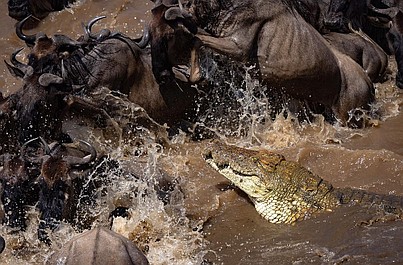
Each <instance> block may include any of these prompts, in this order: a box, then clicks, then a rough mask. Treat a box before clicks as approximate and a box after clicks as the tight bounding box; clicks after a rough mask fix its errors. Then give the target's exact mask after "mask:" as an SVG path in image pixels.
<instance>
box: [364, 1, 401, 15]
mask: <svg viewBox="0 0 403 265" xmlns="http://www.w3.org/2000/svg"><path fill="white" fill-rule="evenodd" d="M368 8H369V10H371V11H373V12H375V13H377V14H380V15H384V16H387V17H388V18H390V19H392V18H394V17H395V16H396V15H397V13H398V12H399V8H398V7H395V6H393V7H388V8H376V7H374V6H373V5H372V4H369V5H368Z"/></svg>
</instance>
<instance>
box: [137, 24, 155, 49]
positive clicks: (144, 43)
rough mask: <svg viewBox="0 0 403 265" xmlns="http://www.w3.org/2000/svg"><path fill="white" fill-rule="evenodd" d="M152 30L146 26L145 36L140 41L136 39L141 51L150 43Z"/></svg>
mask: <svg viewBox="0 0 403 265" xmlns="http://www.w3.org/2000/svg"><path fill="white" fill-rule="evenodd" d="M150 38H151V36H150V28H149V27H148V26H147V25H146V26H145V27H144V34H143V36H142V37H140V38H139V39H135V40H134V42H136V44H137V46H139V48H140V49H144V48H145V47H146V46H147V45H148V43H149V42H150Z"/></svg>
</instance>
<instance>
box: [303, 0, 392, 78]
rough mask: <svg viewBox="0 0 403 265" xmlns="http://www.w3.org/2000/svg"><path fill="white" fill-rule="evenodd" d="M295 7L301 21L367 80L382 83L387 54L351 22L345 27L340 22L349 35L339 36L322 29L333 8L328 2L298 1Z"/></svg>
mask: <svg viewBox="0 0 403 265" xmlns="http://www.w3.org/2000/svg"><path fill="white" fill-rule="evenodd" d="M295 7H296V9H297V11H298V13H299V14H300V15H301V16H302V17H303V18H304V19H305V21H307V22H308V23H309V24H310V25H312V26H313V27H314V28H315V29H316V30H317V31H318V32H320V33H321V34H322V36H323V37H324V38H325V39H326V40H327V41H328V42H329V43H330V44H331V46H332V47H334V48H336V49H337V50H338V51H340V52H341V53H344V54H346V55H348V56H349V57H351V58H352V59H353V60H354V61H355V62H356V63H358V64H359V65H360V66H361V67H362V68H363V69H364V71H365V72H366V73H367V75H368V76H369V78H370V79H371V81H373V82H380V81H382V78H383V77H384V75H385V72H386V69H387V66H388V56H387V54H386V53H385V51H383V50H382V48H381V47H380V46H379V45H378V44H377V43H375V42H374V41H373V40H372V39H371V38H370V37H369V36H368V35H366V34H365V33H364V32H363V31H362V30H361V29H358V30H354V29H353V27H352V22H349V23H347V24H346V25H344V23H343V28H344V27H347V28H348V29H349V32H343V33H340V32H339V31H342V30H341V29H339V30H338V29H334V30H333V27H331V26H329V27H326V25H327V24H326V23H325V22H327V23H329V21H328V20H327V19H328V17H327V14H328V12H329V11H328V9H331V8H332V7H333V6H332V3H331V2H330V1H329V0H304V1H298V2H297V4H296V5H295ZM343 22H344V21H343Z"/></svg>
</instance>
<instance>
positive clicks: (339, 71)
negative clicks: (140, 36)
mask: <svg viewBox="0 0 403 265" xmlns="http://www.w3.org/2000/svg"><path fill="white" fill-rule="evenodd" d="M161 13H163V14H165V15H163V16H161ZM153 15H154V18H153V20H154V22H153V25H154V26H152V28H151V29H152V32H153V33H152V35H154V36H153V40H152V42H151V44H152V45H153V44H154V43H157V44H158V45H164V44H161V43H158V40H161V39H163V38H167V36H166V35H164V31H163V29H164V27H166V26H165V25H166V24H169V25H172V24H173V23H174V22H176V23H177V24H182V25H185V26H186V27H187V28H189V27H188V26H187V24H191V23H194V25H196V26H197V27H198V28H199V30H198V33H197V34H196V35H195V36H196V37H197V39H196V40H200V42H201V45H204V46H207V47H210V48H212V49H214V50H216V51H217V52H219V53H223V54H227V55H230V56H232V57H233V58H235V59H237V60H239V61H252V62H253V61H255V62H256V63H257V65H258V67H259V70H260V73H261V78H262V80H264V81H265V82H266V83H267V84H268V85H269V86H273V87H277V88H284V90H285V91H286V93H288V94H289V95H291V96H292V97H294V98H296V99H299V100H305V101H307V102H311V103H320V104H322V105H324V106H325V107H327V108H329V109H331V110H332V111H333V113H334V114H335V116H336V118H337V119H339V120H340V121H341V122H342V123H343V124H346V122H347V120H348V117H349V113H348V112H349V111H352V110H353V109H356V108H364V109H368V108H369V105H370V104H371V103H372V102H373V101H374V90H373V86H372V83H371V82H370V80H369V79H368V77H367V76H366V75H365V73H364V71H363V70H360V69H361V68H360V67H359V66H358V65H357V64H356V63H355V62H354V61H353V60H351V59H348V58H345V56H344V55H343V54H341V53H338V52H335V51H334V50H332V48H331V47H330V46H329V45H328V44H327V43H326V41H325V40H324V39H323V37H322V36H321V35H320V34H319V33H318V32H317V31H316V30H315V29H314V28H313V27H312V26H311V25H309V24H308V23H307V22H305V20H304V19H303V18H302V17H301V16H300V14H299V13H298V12H297V11H296V10H295V8H294V6H293V1H203V0H195V1H191V2H189V4H188V5H187V6H186V8H185V9H182V8H181V7H178V4H176V6H175V4H173V6H172V5H167V4H166V3H164V2H163V3H158V2H157V3H156V7H155V8H154V10H153ZM164 19H165V20H164ZM185 22H186V23H185ZM160 24H162V26H159V25H160ZM155 25H156V26H155ZM173 26H176V25H173ZM153 27H154V28H156V29H153ZM182 28H183V27H182ZM192 30H193V29H190V30H189V31H192ZM169 34H170V33H169ZM167 35H168V34H167ZM195 42H196V44H195V47H196V48H197V41H195ZM165 45H166V46H165V47H168V48H169V45H168V44H165ZM152 51H153V52H152V55H153V57H154V56H156V58H158V56H160V57H161V56H164V55H161V48H160V47H157V48H153V47H152ZM170 52H172V51H169V49H165V53H170ZM157 53H158V54H157ZM153 67H154V74H157V76H156V78H157V80H158V79H159V77H158V73H159V74H161V73H164V74H166V73H167V71H171V70H169V69H170V68H171V67H172V65H171V64H170V63H167V64H165V65H162V64H156V65H153ZM171 72H172V71H171ZM353 72H354V74H355V76H351V75H352V73H353Z"/></svg>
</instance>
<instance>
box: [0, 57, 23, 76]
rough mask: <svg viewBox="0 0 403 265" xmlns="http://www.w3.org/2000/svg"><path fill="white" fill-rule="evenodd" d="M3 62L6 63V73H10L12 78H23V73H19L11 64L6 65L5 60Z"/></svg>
mask: <svg viewBox="0 0 403 265" xmlns="http://www.w3.org/2000/svg"><path fill="white" fill-rule="evenodd" d="M4 62H5V63H6V66H7V68H8V71H10V73H11V75H12V76H14V77H16V78H24V76H25V74H24V72H23V71H21V70H20V69H19V68H18V67H15V66H12V65H11V64H9V63H7V61H6V60H4Z"/></svg>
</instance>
